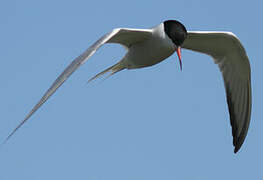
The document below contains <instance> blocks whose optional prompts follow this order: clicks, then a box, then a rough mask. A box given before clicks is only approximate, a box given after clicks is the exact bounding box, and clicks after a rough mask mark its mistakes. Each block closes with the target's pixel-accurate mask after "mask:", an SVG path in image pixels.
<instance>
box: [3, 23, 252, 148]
mask: <svg viewBox="0 0 263 180" xmlns="http://www.w3.org/2000/svg"><path fill="white" fill-rule="evenodd" d="M106 43H117V44H121V45H122V46H124V47H125V48H126V50H127V52H126V54H125V55H124V57H123V58H122V59H121V60H120V61H119V62H118V63H116V64H115V65H113V66H111V67H109V68H108V69H106V70H104V71H102V72H101V73H99V74H97V75H96V76H94V77H93V78H91V79H90V80H89V81H91V80H94V79H96V78H98V77H100V76H101V75H104V74H105V73H110V76H111V75H113V74H115V73H117V72H119V71H121V70H124V69H136V68H143V67H148V66H152V65H155V64H157V63H159V62H161V61H163V60H165V59H166V58H168V57H169V56H171V55H172V54H173V53H174V52H175V51H176V52H177V55H178V58H179V62H180V68H181V69H182V61H181V48H185V49H189V50H193V51H196V52H200V53H204V54H207V55H209V56H211V57H212V58H213V60H214V62H215V63H216V64H218V66H219V68H220V71H221V73H222V75H223V79H224V85H225V90H226V99H227V104H228V109H229V114H230V123H231V126H232V135H233V145H234V147H235V148H234V152H235V153H236V152H237V151H238V150H239V149H240V147H241V146H242V144H243V142H244V140H245V137H246V135H247V131H248V127H249V123H250V117H251V79H250V76H251V75H250V74H251V73H250V63H249V59H248V56H247V54H246V51H245V49H244V47H243V46H242V44H241V42H240V41H239V39H238V38H237V37H236V36H235V35H234V34H233V33H231V32H221V31H187V30H186V28H185V26H184V25H183V24H182V23H180V22H179V21H176V20H167V21H164V22H163V23H161V24H159V25H157V26H155V27H154V28H151V29H132V28H116V29H113V30H112V31H111V32H109V33H107V34H105V35H104V36H102V37H101V38H100V39H99V40H98V41H96V42H95V43H94V44H93V45H91V46H90V47H89V48H88V49H87V50H86V51H84V52H83V53H82V54H81V55H80V56H78V57H77V58H76V59H74V60H73V62H72V63H71V64H70V65H69V66H68V67H67V68H66V69H65V70H64V71H63V72H62V73H61V74H60V75H59V76H58V78H57V79H56V80H55V81H54V83H53V84H52V85H51V87H50V88H49V89H48V90H47V91H46V93H45V94H44V95H43V97H42V98H41V99H40V100H39V102H38V103H37V104H36V105H35V106H34V107H33V109H32V110H31V111H30V112H29V113H28V114H27V116H26V117H25V118H24V119H23V121H22V122H21V123H20V124H19V125H18V126H17V127H16V128H15V129H14V130H13V131H12V132H11V133H10V134H9V136H8V137H7V138H6V139H5V141H4V142H6V141H7V140H8V139H10V137H11V136H13V134H14V133H15V132H16V131H17V130H18V129H19V128H20V127H21V126H22V125H23V124H24V123H25V122H26V121H27V120H28V119H29V118H30V117H31V116H32V115H33V114H34V113H35V112H36V111H37V110H38V109H39V108H40V107H41V106H42V105H43V104H44V103H45V102H46V100H48V98H49V97H50V96H51V95H52V94H53V93H54V92H55V91H56V90H57V89H58V88H59V87H60V86H61V85H62V84H63V83H64V82H65V81H66V80H67V79H68V77H69V76H70V75H71V74H72V73H73V72H74V71H75V70H77V69H78V68H79V67H80V66H81V65H82V64H84V63H85V62H86V61H87V60H88V59H89V58H90V57H91V56H92V55H93V54H94V53H95V52H96V51H97V50H98V49H99V48H100V47H101V46H102V45H104V44H106Z"/></svg>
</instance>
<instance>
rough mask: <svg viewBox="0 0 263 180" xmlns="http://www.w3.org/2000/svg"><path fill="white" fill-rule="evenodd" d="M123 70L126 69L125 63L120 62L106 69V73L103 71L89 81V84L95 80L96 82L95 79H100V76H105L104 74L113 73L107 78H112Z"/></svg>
mask: <svg viewBox="0 0 263 180" xmlns="http://www.w3.org/2000/svg"><path fill="white" fill-rule="evenodd" d="M123 69H125V66H124V65H123V63H122V62H121V61H120V62H118V63H117V64H115V65H113V66H111V67H109V68H107V69H105V70H104V71H102V72H100V73H98V74H96V75H95V76H94V77H92V78H90V79H89V80H88V83H89V82H91V81H93V80H95V79H97V78H99V77H100V76H102V75H104V74H106V73H108V72H111V73H110V74H109V75H108V76H107V78H108V77H110V76H112V75H113V74H115V73H117V72H119V71H121V70H123Z"/></svg>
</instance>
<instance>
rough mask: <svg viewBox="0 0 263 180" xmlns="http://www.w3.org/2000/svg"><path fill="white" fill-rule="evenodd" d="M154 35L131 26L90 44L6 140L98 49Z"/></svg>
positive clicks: (128, 45) (127, 45) (136, 41)
mask: <svg viewBox="0 0 263 180" xmlns="http://www.w3.org/2000/svg"><path fill="white" fill-rule="evenodd" d="M151 36H152V30H150V29H130V28H118V29H114V30H113V31H112V32H110V33H108V34H106V35H104V36H103V37H101V38H100V39H99V40H98V41H96V42H95V43H94V44H93V45H92V46H90V47H89V48H88V49H87V50H86V51H85V52H84V53H82V54H81V55H80V56H78V57H77V58H76V59H75V60H73V61H72V63H71V64H70V65H69V66H68V67H67V68H66V69H65V70H64V71H63V72H62V73H61V74H60V75H59V77H58V78H57V79H56V80H55V82H54V83H53V84H52V85H51V87H50V88H49V89H48V90H47V92H46V93H45V94H44V96H43V97H42V98H41V99H40V101H39V102H38V103H37V104H36V105H35V106H34V108H33V109H32V110H31V111H30V112H29V113H28V114H27V116H26V117H25V118H24V120H23V121H22V122H21V123H20V124H19V125H18V126H17V127H16V128H15V129H14V130H13V131H12V132H11V133H10V135H9V136H8V137H7V138H6V140H5V141H4V142H6V141H7V140H8V139H9V138H10V137H11V136H12V135H13V134H14V133H15V132H16V131H17V130H18V129H19V128H20V127H21V126H22V125H23V124H24V123H25V122H26V121H27V120H28V119H29V118H30V117H31V116H32V115H33V114H34V112H36V111H37V110H38V108H39V107H40V106H42V104H44V103H45V102H46V100H48V98H49V97H50V96H51V95H52V94H53V93H54V92H55V91H56V90H57V88H59V87H60V86H61V85H62V84H63V83H64V82H65V81H66V80H67V79H68V77H69V76H70V75H71V74H72V73H73V72H74V71H75V70H76V69H78V67H79V66H80V65H82V64H83V63H84V62H85V61H87V60H88V59H89V58H90V57H91V56H92V55H93V54H94V53H95V52H96V50H97V49H98V48H99V47H101V46H102V45H103V44H105V43H119V44H121V45H123V46H125V47H127V48H129V47H130V46H131V45H132V44H135V43H138V42H140V41H143V40H146V39H148V38H150V37H151Z"/></svg>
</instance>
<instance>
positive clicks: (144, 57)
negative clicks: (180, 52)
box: [123, 37, 175, 69]
mask: <svg viewBox="0 0 263 180" xmlns="http://www.w3.org/2000/svg"><path fill="white" fill-rule="evenodd" d="M166 38H167V37H156V38H152V39H149V40H146V41H144V42H142V43H138V44H135V45H133V46H132V47H130V48H129V50H128V52H127V54H126V55H125V57H124V59H123V60H124V62H125V64H126V68H127V69H134V68H142V67H147V66H152V65H154V64H157V63H159V62H161V61H163V60H164V59H166V58H167V57H169V56H171V55H172V54H173V53H174V51H175V46H174V44H173V43H172V42H171V41H170V40H169V41H168V40H167V39H166Z"/></svg>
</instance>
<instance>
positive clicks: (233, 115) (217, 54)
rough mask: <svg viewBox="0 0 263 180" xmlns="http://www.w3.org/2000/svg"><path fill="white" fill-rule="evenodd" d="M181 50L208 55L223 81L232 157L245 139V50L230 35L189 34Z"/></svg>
mask: <svg viewBox="0 0 263 180" xmlns="http://www.w3.org/2000/svg"><path fill="white" fill-rule="evenodd" d="M182 47H183V48H186V49H190V50H193V51H197V52H201V53H205V54H208V55H210V56H212V57H213V59H214V61H215V63H216V64H218V66H219V68H220V70H221V72H222V75H223V79H224V84H225V90H226V97H227V103H228V109H229V114H230V122H231V126H232V135H233V145H234V147H235V149H234V152H235V153H236V152H237V151H238V150H239V149H240V147H241V146H242V144H243V142H244V140H245V137H246V135H247V131H248V127H249V123H250V116H251V80H250V64H249V60H248V57H247V55H246V52H245V49H244V47H243V46H242V44H241V43H240V41H239V39H238V38H237V37H236V36H235V35H234V34H233V33H231V32H206V31H204V32H203V31H189V32H188V36H187V39H186V40H185V42H184V43H183V46H182Z"/></svg>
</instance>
